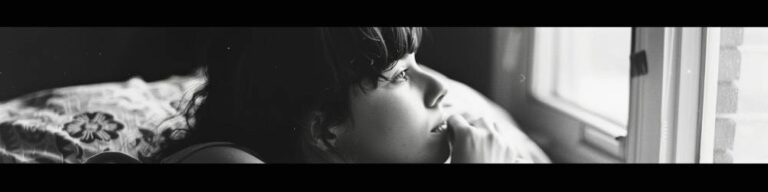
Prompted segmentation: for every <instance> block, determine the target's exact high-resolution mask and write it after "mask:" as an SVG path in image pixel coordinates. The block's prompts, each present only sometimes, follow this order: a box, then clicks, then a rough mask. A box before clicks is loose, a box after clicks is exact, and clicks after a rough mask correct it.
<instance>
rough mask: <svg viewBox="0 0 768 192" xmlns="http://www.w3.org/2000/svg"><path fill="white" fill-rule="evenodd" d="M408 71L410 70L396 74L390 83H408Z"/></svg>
mask: <svg viewBox="0 0 768 192" xmlns="http://www.w3.org/2000/svg"><path fill="white" fill-rule="evenodd" d="M408 70H410V69H405V70H403V71H401V72H400V73H398V74H397V75H395V77H393V78H392V81H394V82H403V81H408V74H406V72H408Z"/></svg>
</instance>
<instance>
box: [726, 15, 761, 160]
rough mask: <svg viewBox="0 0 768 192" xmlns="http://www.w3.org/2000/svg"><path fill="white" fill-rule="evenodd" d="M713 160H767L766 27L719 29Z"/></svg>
mask: <svg viewBox="0 0 768 192" xmlns="http://www.w3.org/2000/svg"><path fill="white" fill-rule="evenodd" d="M718 73H719V74H718V89H717V90H718V96H717V118H716V124H715V151H714V157H715V159H714V162H715V163H730V162H734V163H768V150H766V148H767V147H768V85H766V83H768V75H767V74H768V28H722V29H721V39H720V66H719V68H718Z"/></svg>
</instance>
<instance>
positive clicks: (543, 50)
mask: <svg viewBox="0 0 768 192" xmlns="http://www.w3.org/2000/svg"><path fill="white" fill-rule="evenodd" d="M542 33H543V34H544V35H541V34H542ZM546 33H548V32H547V31H539V29H534V35H533V36H534V40H533V45H534V46H533V49H534V50H533V59H532V61H531V62H532V63H531V66H532V67H531V73H532V75H533V80H532V81H531V87H530V89H531V94H532V96H533V98H534V99H533V101H535V102H537V103H539V104H542V105H544V106H549V107H551V108H553V109H554V110H555V111H558V112H562V113H564V114H566V115H568V116H571V117H573V118H575V119H577V120H578V121H580V122H582V124H583V126H581V129H582V130H581V135H580V137H581V138H579V139H581V140H582V141H584V143H585V144H587V145H588V146H587V147H589V148H596V149H598V150H601V151H603V152H607V153H608V154H609V155H611V156H613V157H614V158H616V159H619V160H621V159H623V157H624V151H623V150H624V148H623V147H622V143H621V141H622V140H623V139H622V138H624V137H625V136H626V135H627V129H626V128H624V127H623V126H624V125H621V124H618V123H616V122H613V121H610V120H608V119H607V117H604V116H601V115H598V114H595V113H594V112H592V111H590V110H588V109H585V108H583V107H580V106H578V105H575V104H574V103H572V102H569V101H565V100H563V99H562V98H559V97H557V96H555V95H554V94H553V92H554V87H553V83H552V81H554V78H552V77H553V76H554V75H555V74H554V70H553V69H552V64H553V63H554V62H555V61H553V59H552V58H551V57H548V56H549V54H548V53H547V52H552V50H553V49H554V48H553V47H551V45H552V41H553V38H552V35H547V34H546ZM629 56H630V53H627V59H629ZM627 73H629V71H627Z"/></svg>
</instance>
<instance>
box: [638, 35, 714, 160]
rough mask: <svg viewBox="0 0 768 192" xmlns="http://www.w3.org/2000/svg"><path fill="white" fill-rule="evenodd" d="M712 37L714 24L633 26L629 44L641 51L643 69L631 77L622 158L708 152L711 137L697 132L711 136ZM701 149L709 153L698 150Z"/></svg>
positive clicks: (691, 156)
mask: <svg viewBox="0 0 768 192" xmlns="http://www.w3.org/2000/svg"><path fill="white" fill-rule="evenodd" d="M716 38H719V31H717V29H709V28H700V27H683V28H681V27H666V28H638V33H637V34H636V36H635V39H636V42H637V43H636V46H635V47H634V49H635V50H638V51H640V50H645V51H646V52H647V55H648V74H645V75H642V76H638V77H633V78H632V80H631V82H632V83H631V84H632V86H631V87H632V88H631V89H632V91H631V92H630V97H631V99H630V100H631V101H630V103H631V106H630V123H629V134H628V139H627V143H626V144H625V146H626V151H627V162H628V163H699V162H703V161H702V160H704V159H707V156H709V157H711V149H712V146H711V145H712V143H711V140H710V141H707V140H706V139H702V138H708V137H712V138H714V131H713V129H714V128H713V127H712V126H714V118H713V117H714V102H713V101H714V99H716V96H717V87H716V86H717V82H716V81H717V71H716V69H714V70H713V68H716V67H717V62H718V58H717V57H718V55H719V54H712V51H718V50H717V49H718V48H719V42H715V41H711V40H712V39H716ZM713 78H714V79H713ZM712 80H714V81H715V82H714V86H715V87H714V90H713V89H712V87H711V85H712ZM713 91H714V92H713ZM707 117H712V118H707ZM707 119H709V120H707ZM709 121H711V122H709ZM707 149H709V153H710V154H705V153H703V152H704V151H705V150H707ZM709 159H711V158H709Z"/></svg>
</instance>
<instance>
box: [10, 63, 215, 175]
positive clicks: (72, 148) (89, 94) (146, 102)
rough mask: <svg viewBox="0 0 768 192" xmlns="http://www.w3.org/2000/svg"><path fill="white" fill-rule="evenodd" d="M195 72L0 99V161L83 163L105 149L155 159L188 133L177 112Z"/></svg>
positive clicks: (197, 80) (198, 81)
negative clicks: (189, 74)
mask: <svg viewBox="0 0 768 192" xmlns="http://www.w3.org/2000/svg"><path fill="white" fill-rule="evenodd" d="M204 81H205V79H204V77H202V76H200V75H195V76H174V77H171V78H168V79H165V80H161V81H157V82H152V83H147V82H144V81H143V80H142V79H141V78H138V77H134V78H132V79H130V80H128V81H125V82H115V83H102V84H93V85H82V86H72V87H64V88H56V89H50V90H43V91H39V92H36V93H32V94H28V95H25V96H22V97H19V98H16V99H13V100H9V101H6V102H0V163H83V162H85V161H86V160H87V159H88V158H90V157H92V156H94V155H96V154H99V153H101V152H105V151H112V152H121V153H124V154H127V155H129V156H132V157H134V158H136V159H139V160H140V161H142V162H158V161H159V159H157V157H158V155H159V153H160V151H161V150H160V149H162V148H163V147H164V146H166V145H167V144H169V143H170V142H173V141H178V140H180V139H183V138H184V137H185V135H186V134H187V133H188V126H187V123H186V119H185V117H184V116H183V114H182V113H181V112H182V110H183V109H184V107H185V106H186V105H187V103H189V99H190V98H191V95H192V93H193V92H194V90H196V88H197V87H198V86H200V85H201V84H202V83H203V82H204Z"/></svg>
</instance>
